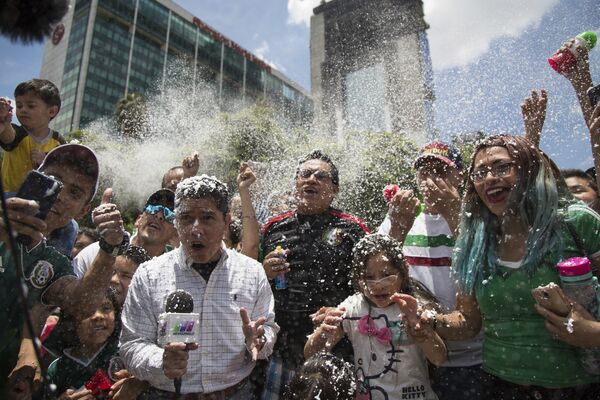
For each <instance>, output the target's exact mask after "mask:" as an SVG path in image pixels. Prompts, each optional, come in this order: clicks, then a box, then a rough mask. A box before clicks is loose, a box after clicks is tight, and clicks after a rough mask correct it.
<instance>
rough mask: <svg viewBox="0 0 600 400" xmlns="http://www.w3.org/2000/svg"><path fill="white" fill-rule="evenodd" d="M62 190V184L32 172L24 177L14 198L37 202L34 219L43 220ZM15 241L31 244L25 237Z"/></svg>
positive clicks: (50, 177)
mask: <svg viewBox="0 0 600 400" xmlns="http://www.w3.org/2000/svg"><path fill="white" fill-rule="evenodd" d="M62 188H63V185H62V183H61V182H59V181H58V180H56V179H55V178H54V177H52V176H48V175H45V174H43V173H41V172H39V171H37V170H32V171H29V173H28V174H27V176H26V177H25V180H24V181H23V183H22V184H21V187H20V188H19V191H18V192H17V195H16V197H18V198H21V199H26V200H33V201H35V202H37V203H38V205H39V208H38V211H37V213H36V214H35V217H36V218H39V219H41V220H45V219H46V217H47V216H48V212H50V208H52V205H53V204H54V202H55V201H56V199H57V198H58V194H59V193H60V191H61V190H62ZM17 240H18V241H19V242H21V243H23V244H25V245H28V244H30V243H31V238H30V237H29V236H25V235H19V236H17Z"/></svg>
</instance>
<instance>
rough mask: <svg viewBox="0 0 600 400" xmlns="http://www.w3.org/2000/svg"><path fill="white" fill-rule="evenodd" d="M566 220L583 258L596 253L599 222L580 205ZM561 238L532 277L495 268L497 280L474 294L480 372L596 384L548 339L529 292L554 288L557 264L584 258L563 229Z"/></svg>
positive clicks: (567, 350) (539, 381) (549, 383)
mask: <svg viewBox="0 0 600 400" xmlns="http://www.w3.org/2000/svg"><path fill="white" fill-rule="evenodd" d="M566 217H567V221H568V223H570V224H571V226H572V227H573V228H574V231H576V232H577V236H579V238H580V240H581V242H582V243H583V247H584V248H585V253H587V255H588V256H592V255H595V254H596V253H599V252H600V240H598V237H599V234H600V217H599V216H598V215H597V214H596V213H594V212H593V211H591V210H590V209H589V208H587V207H583V206H581V205H575V206H571V207H569V210H568V213H567V216H566ZM561 234H562V238H563V241H564V249H563V251H562V253H561V254H549V255H547V256H546V257H545V258H544V260H543V263H542V265H540V266H539V267H538V268H537V270H536V272H535V273H534V274H533V275H532V276H530V275H529V274H527V273H526V272H525V271H524V270H523V268H514V267H513V268H511V267H509V266H505V265H502V263H501V262H499V264H498V274H497V275H496V276H493V277H488V278H487V279H485V280H484V282H483V283H482V285H480V286H479V288H478V289H477V290H476V296H477V302H478V303H479V307H480V309H481V313H482V317H483V327H484V341H483V365H484V369H485V370H487V371H488V372H490V373H491V374H493V375H496V376H498V377H500V378H501V379H504V380H507V381H510V382H513V383H516V384H521V385H539V386H545V387H555V388H560V387H569V386H575V385H579V384H584V383H590V382H598V381H599V378H598V377H597V376H592V375H589V374H587V373H586V372H585V371H584V370H583V368H582V367H581V364H580V362H579V358H578V356H577V354H576V352H575V348H574V347H572V346H569V345H568V344H566V343H564V342H562V341H559V340H555V339H553V338H552V337H551V335H550V333H549V332H548V331H547V330H546V327H545V325H544V323H545V320H544V319H543V318H542V317H541V316H540V315H539V314H538V313H537V312H536V311H535V308H534V304H535V301H534V299H533V297H532V295H531V290H532V289H534V288H536V287H538V286H540V285H546V284H548V283H550V282H555V283H557V284H558V283H559V276H558V272H557V270H556V268H555V265H556V263H557V262H558V261H560V260H562V259H565V258H570V257H577V256H582V255H583V254H581V253H582V251H581V249H580V248H579V247H578V245H577V244H576V240H575V238H574V237H573V234H571V232H570V231H569V229H568V228H567V227H566V226H565V227H564V228H563V229H562V231H561Z"/></svg>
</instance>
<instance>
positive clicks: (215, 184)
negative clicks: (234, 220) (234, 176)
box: [175, 175, 229, 214]
mask: <svg viewBox="0 0 600 400" xmlns="http://www.w3.org/2000/svg"><path fill="white" fill-rule="evenodd" d="M206 197H209V198H211V199H213V200H214V202H215V204H216V206H217V209H218V210H219V211H221V212H222V213H223V214H227V213H228V212H229V190H228V189H227V184H225V183H223V182H221V181H220V180H218V179H217V178H216V177H214V176H208V175H200V176H192V177H191V178H187V179H184V180H183V181H181V182H180V183H179V184H178V185H177V190H176V191H175V212H177V210H178V209H179V206H180V204H181V201H182V200H183V199H202V198H206Z"/></svg>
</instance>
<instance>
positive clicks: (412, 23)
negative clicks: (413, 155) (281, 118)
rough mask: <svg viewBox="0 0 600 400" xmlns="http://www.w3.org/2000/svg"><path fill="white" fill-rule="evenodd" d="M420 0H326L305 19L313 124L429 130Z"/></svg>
mask: <svg viewBox="0 0 600 400" xmlns="http://www.w3.org/2000/svg"><path fill="white" fill-rule="evenodd" d="M427 28H428V26H427V24H426V23H425V20H424V19H423V3H422V1H421V0H331V1H328V2H324V3H322V4H321V5H320V6H318V7H317V8H315V9H314V15H313V16H312V18H311V28H310V30H311V32H310V53H311V86H312V95H313V100H314V102H315V124H316V126H317V128H318V129H321V130H328V131H329V132H331V133H332V134H337V135H338V136H341V135H343V132H344V131H348V130H372V131H391V132H406V133H407V134H408V135H409V137H412V138H413V139H415V140H416V141H417V142H418V143H422V142H425V141H426V140H427V139H428V138H429V137H430V136H431V135H433V100H434V94H433V72H432V67H431V59H430V54H429V45H428V41H427V35H426V33H425V30H426V29H427Z"/></svg>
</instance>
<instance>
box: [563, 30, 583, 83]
mask: <svg viewBox="0 0 600 400" xmlns="http://www.w3.org/2000/svg"><path fill="white" fill-rule="evenodd" d="M573 46H576V47H575V49H574V50H575V53H574V54H575V59H576V60H577V62H576V63H575V65H574V66H573V68H572V69H571V70H569V71H565V72H563V75H564V76H565V77H566V78H567V79H568V80H570V81H571V83H572V84H573V85H577V84H579V83H581V81H585V80H587V76H588V75H589V74H590V59H589V55H588V49H587V47H586V46H585V45H584V44H581V43H580V44H579V45H576V44H575V39H569V40H567V41H566V42H565V43H563V45H562V46H561V47H560V49H558V52H564V51H571V49H572V48H573Z"/></svg>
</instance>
